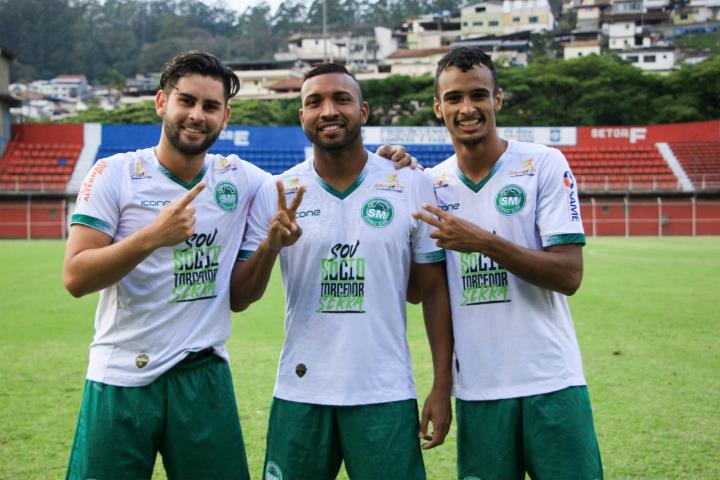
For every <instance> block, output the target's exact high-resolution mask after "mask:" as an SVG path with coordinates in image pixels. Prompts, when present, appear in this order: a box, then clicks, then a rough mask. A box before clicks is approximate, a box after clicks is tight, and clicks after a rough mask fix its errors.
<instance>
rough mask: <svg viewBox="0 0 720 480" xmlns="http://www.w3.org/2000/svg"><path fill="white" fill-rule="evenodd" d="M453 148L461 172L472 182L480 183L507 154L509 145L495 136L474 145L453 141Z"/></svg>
mask: <svg viewBox="0 0 720 480" xmlns="http://www.w3.org/2000/svg"><path fill="white" fill-rule="evenodd" d="M453 146H454V147H455V155H456V157H457V165H458V168H459V169H460V171H461V172H462V173H463V175H465V176H466V177H467V178H468V179H469V180H470V181H472V182H474V183H480V182H481V181H482V180H483V179H484V178H485V177H487V176H488V174H489V173H490V171H491V170H492V168H493V166H494V165H495V163H496V162H497V161H498V160H499V159H500V157H501V156H502V154H503V153H505V150H506V149H507V146H508V143H507V142H506V141H505V140H503V139H502V138H500V137H498V136H494V137H491V138H486V139H484V140H483V141H482V142H479V143H476V144H472V145H468V144H465V143H460V142H457V141H455V140H454V139H453Z"/></svg>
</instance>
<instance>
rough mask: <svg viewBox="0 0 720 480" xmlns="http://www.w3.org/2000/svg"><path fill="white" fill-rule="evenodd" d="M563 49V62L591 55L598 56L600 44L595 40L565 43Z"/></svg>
mask: <svg viewBox="0 0 720 480" xmlns="http://www.w3.org/2000/svg"><path fill="white" fill-rule="evenodd" d="M563 47H564V49H563V58H564V59H565V60H572V59H573V58H580V57H587V56H588V55H592V54H595V55H600V42H599V41H598V40H597V39H595V40H575V41H571V42H566V43H564V44H563Z"/></svg>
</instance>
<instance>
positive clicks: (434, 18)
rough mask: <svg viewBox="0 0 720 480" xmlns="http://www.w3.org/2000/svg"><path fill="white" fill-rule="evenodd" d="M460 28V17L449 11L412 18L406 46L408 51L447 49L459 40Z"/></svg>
mask: <svg viewBox="0 0 720 480" xmlns="http://www.w3.org/2000/svg"><path fill="white" fill-rule="evenodd" d="M460 26H461V22H460V15H459V14H454V13H452V12H449V11H443V12H438V13H435V14H428V15H422V16H420V17H417V18H413V19H412V20H411V21H410V25H409V30H408V34H407V45H408V47H409V48H410V49H433V48H444V47H447V46H449V45H450V44H451V43H452V42H454V41H455V40H459V39H460V36H461V34H462V32H461V28H460Z"/></svg>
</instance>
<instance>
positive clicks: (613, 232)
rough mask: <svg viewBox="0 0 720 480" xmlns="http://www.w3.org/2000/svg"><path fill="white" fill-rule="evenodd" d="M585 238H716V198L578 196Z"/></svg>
mask: <svg viewBox="0 0 720 480" xmlns="http://www.w3.org/2000/svg"><path fill="white" fill-rule="evenodd" d="M580 205H581V214H582V217H583V225H584V227H585V234H586V235H588V236H626V237H629V236H636V235H651V236H671V235H687V236H697V235H720V199H702V198H695V197H685V198H666V197H644V198H617V197H615V198H598V197H590V198H587V197H585V198H582V199H581V202H580ZM72 208H73V206H72V202H70V203H69V202H68V201H67V200H66V199H64V198H54V199H48V198H46V197H45V198H42V199H40V197H32V196H29V197H24V198H12V199H7V198H6V199H2V200H1V201H0V238H26V239H32V238H65V237H66V236H67V228H68V227H67V219H68V216H69V215H70V214H71V213H72V212H71V211H70V210H72Z"/></svg>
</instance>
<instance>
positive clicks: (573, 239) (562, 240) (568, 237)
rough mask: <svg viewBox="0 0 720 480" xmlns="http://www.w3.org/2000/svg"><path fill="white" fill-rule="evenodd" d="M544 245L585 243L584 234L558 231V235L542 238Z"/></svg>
mask: <svg viewBox="0 0 720 480" xmlns="http://www.w3.org/2000/svg"><path fill="white" fill-rule="evenodd" d="M543 244H544V245H543V246H544V247H552V246H554V245H569V244H577V245H585V234H583V233H560V234H558V235H550V236H548V237H545V238H543Z"/></svg>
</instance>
